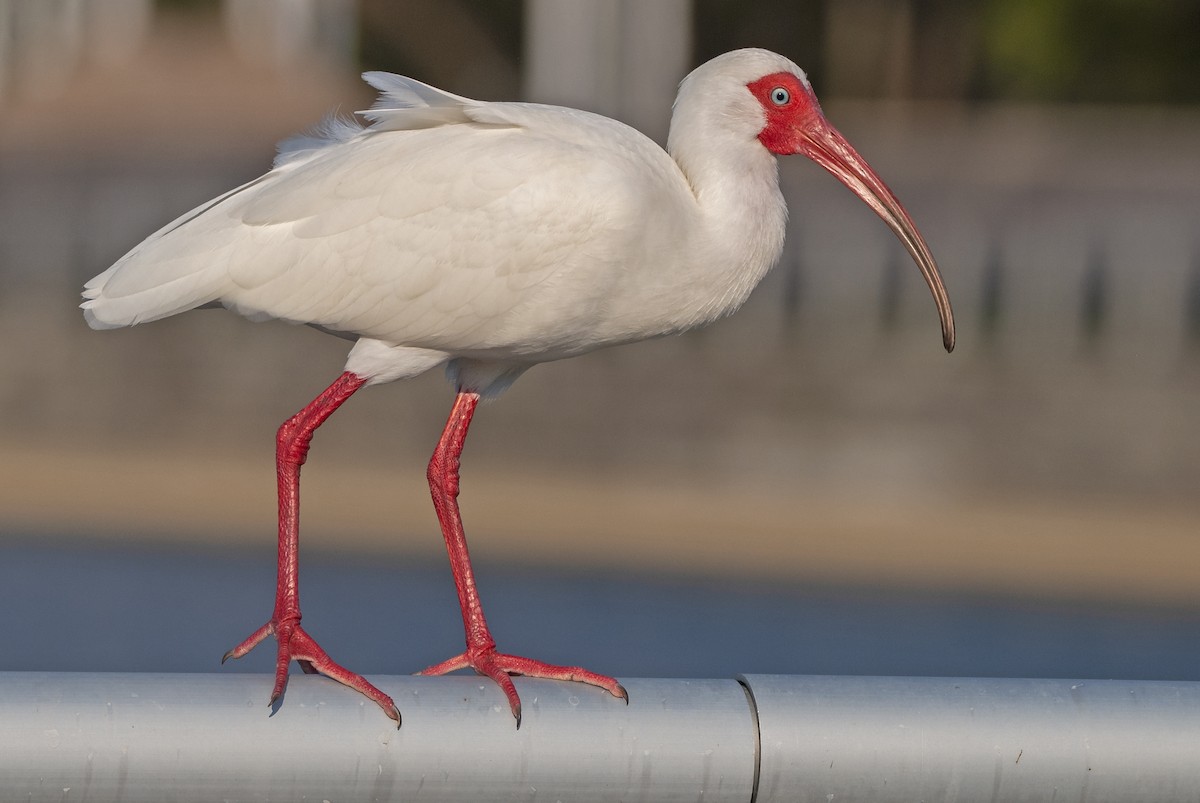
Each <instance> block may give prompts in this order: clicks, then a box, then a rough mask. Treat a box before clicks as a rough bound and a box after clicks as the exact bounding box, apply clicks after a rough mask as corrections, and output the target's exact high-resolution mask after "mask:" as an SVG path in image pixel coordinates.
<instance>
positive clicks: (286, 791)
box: [0, 673, 1200, 803]
mask: <svg viewBox="0 0 1200 803" xmlns="http://www.w3.org/2000/svg"><path fill="white" fill-rule="evenodd" d="M739 680H740V683H739V681H735V680H645V679H641V680H639V679H630V680H625V681H623V682H624V683H625V686H626V688H628V690H629V694H630V701H631V702H630V704H629V705H628V706H626V705H625V704H624V703H622V702H621V701H620V700H617V699H615V698H612V697H610V696H608V695H607V694H605V693H603V692H601V691H599V690H596V689H591V688H587V687H582V686H579V685H576V684H565V683H556V682H551V681H539V680H531V679H526V678H518V679H517V680H516V682H517V687H518V689H519V690H520V692H521V696H522V699H523V701H524V718H523V722H522V725H521V729H520V730H517V729H516V728H515V727H514V723H513V719H512V716H511V714H510V713H509V712H508V708H507V705H506V703H505V700H504V698H503V695H501V694H500V691H499V689H497V688H496V687H495V685H494V684H492V683H490V682H488V681H485V680H482V679H479V678H475V677H470V676H456V677H450V678H421V677H383V678H372V681H373V682H375V683H377V684H378V685H379V686H380V688H382V689H383V690H384V691H386V692H388V693H389V694H391V695H393V697H395V699H396V702H397V704H398V705H399V707H400V710H401V712H402V713H403V715H404V725H403V727H402V728H401V729H400V730H396V729H395V728H394V727H392V726H391V724H390V723H389V721H388V720H387V719H386V718H385V717H384V716H383V715H382V713H381V712H380V711H379V710H378V709H377V708H376V707H375V706H374V705H373V704H372V703H369V702H367V701H366V700H364V699H361V698H360V697H359V696H358V695H355V694H353V693H351V692H349V691H348V690H346V689H344V688H343V687H341V686H338V685H337V684H335V683H333V682H332V681H329V680H326V679H324V678H321V677H310V676H305V675H300V674H296V675H294V676H293V677H292V678H291V681H290V685H289V687H288V692H287V695H286V698H285V700H284V702H283V705H282V706H280V707H278V708H277V710H275V711H274V712H271V711H270V710H269V709H268V708H267V707H266V705H265V701H266V699H267V697H268V696H269V694H270V686H271V678H270V677H268V676H266V675H234V674H220V675H211V674H206V675H132V674H128V675H118V674H65V673H62V674H60V673H0V801H50V800H53V801H63V800H65V801H76V800H78V801H91V802H93V803H99V802H100V801H117V800H120V801H154V802H155V803H158V801H172V800H174V801H191V800H203V801H212V800H215V801H221V800H238V801H258V800H263V801H266V800H272V801H275V800H280V801H282V800H286V801H301V800H310V801H316V802H317V803H320V802H321V801H330V803H344V802H345V801H381V802H382V801H399V800H435V801H436V800H486V801H507V800H549V801H554V800H587V801H610V800H611V801H616V800H644V801H683V800H691V801H694V800H704V801H711V800H719V801H781V800H788V801H818V803H828V801H831V800H832V801H836V802H837V803H841V801H853V800H872V801H905V803H911V801H919V800H929V801H934V800H937V801H956V800H960V801H975V800H1003V801H1010V800H1054V801H1074V800H1079V801H1082V800H1087V801H1090V802H1091V803H1097V802H1098V801H1122V803H1124V801H1130V800H1154V801H1160V802H1161V803H1170V801H1176V800H1179V801H1184V800H1190V801H1194V800H1197V799H1200V683H1166V682H1135V681H1060V680H992V679H941V678H851V677H793V676H776V675H747V676H744V677H742V678H740V679H739Z"/></svg>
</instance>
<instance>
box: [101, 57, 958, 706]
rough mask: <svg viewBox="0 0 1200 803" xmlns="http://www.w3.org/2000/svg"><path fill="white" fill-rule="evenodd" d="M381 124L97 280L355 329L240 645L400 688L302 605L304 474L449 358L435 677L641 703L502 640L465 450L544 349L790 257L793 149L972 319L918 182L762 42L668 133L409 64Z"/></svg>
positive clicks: (747, 284) (687, 90)
mask: <svg viewBox="0 0 1200 803" xmlns="http://www.w3.org/2000/svg"><path fill="white" fill-rule="evenodd" d="M363 77H364V78H365V80H366V81H367V82H368V83H370V84H371V85H372V86H373V87H375V88H376V89H378V90H379V91H380V93H381V95H380V98H379V100H378V101H377V102H376V104H375V105H374V106H373V107H372V108H371V109H370V110H369V111H365V112H361V113H360V114H361V115H362V117H364V118H365V119H366V121H367V124H366V125H360V124H359V123H357V122H354V121H348V120H341V119H333V118H331V119H329V120H327V121H326V122H325V123H324V124H323V125H322V126H321V127H320V129H319V130H318V131H317V133H315V134H313V135H311V136H301V137H295V138H293V139H289V140H286V141H284V142H283V143H282V144H281V145H280V148H279V155H278V157H277V158H276V160H275V164H274V167H273V168H272V169H271V171H270V172H269V173H267V174H266V175H264V176H262V177H260V178H257V179H255V180H254V181H251V182H249V183H248V184H244V185H242V186H241V187H238V188H237V189H234V190H231V191H229V192H227V193H225V194H224V195H222V196H220V197H219V198H216V199H214V200H212V201H209V202H208V203H206V204H204V205H202V206H200V207H198V208H197V209H194V210H192V211H191V212H188V213H187V214H185V215H183V216H182V217H180V218H179V219H177V220H175V221H173V222H172V223H170V224H168V225H167V226H165V227H163V228H162V229H160V230H159V231H157V232H155V233H154V234H152V235H150V237H148V238H147V239H146V240H145V241H144V242H142V243H141V244H140V245H138V246H137V247H136V248H134V249H133V250H132V251H130V252H129V253H128V254H126V255H125V256H124V257H122V258H121V259H120V260H119V261H118V262H117V263H116V264H115V265H113V266H112V267H111V268H109V269H108V270H106V271H104V272H103V273H101V274H100V275H99V276H97V277H96V278H94V279H92V280H91V281H90V282H88V283H87V285H86V288H85V291H84V298H85V299H86V300H85V301H84V303H83V305H82V307H83V310H84V316H85V317H86V318H87V322H88V323H89V324H90V325H91V326H92V327H93V328H96V329H109V328H114V327H120V326H131V325H134V324H138V323H145V322H147V321H154V320H157V319H159V318H165V317H167V316H168V315H174V314H176V313H179V312H184V311H186V310H190V309H195V308H197V307H203V306H210V305H215V304H221V305H223V306H225V307H227V308H228V309H231V310H233V311H234V312H236V313H238V314H240V315H244V316H247V317H249V318H253V319H269V318H277V319H281V320H285V321H290V322H292V323H304V324H309V325H311V326H315V327H318V328H319V329H322V330H324V331H327V332H330V333H333V334H337V335H341V336H343V337H346V338H349V339H351V340H354V341H355V344H354V347H353V348H352V349H350V354H349V357H348V359H347V361H346V366H345V371H344V373H342V374H341V376H339V377H338V378H337V379H336V380H335V381H334V382H333V384H332V385H330V386H329V387H328V388H326V389H325V390H324V391H323V392H322V393H321V394H320V395H319V396H317V397H316V398H315V399H314V400H313V401H312V402H310V403H309V404H308V405H307V406H306V407H304V409H302V410H301V411H300V412H299V413H297V414H296V415H294V416H293V417H291V418H289V419H288V420H287V421H285V422H284V423H283V425H282V426H281V427H280V428H279V432H278V437H277V453H276V457H277V466H278V475H279V575H278V585H277V590H276V598H275V609H274V612H273V613H272V614H271V618H270V619H269V620H268V621H267V623H266V624H264V625H263V626H262V627H260V628H259V629H258V630H256V631H254V633H253V634H251V635H250V637H249V638H247V639H246V640H245V641H243V642H242V643H241V644H238V645H237V646H236V647H234V648H233V649H232V650H230V651H229V652H228V653H227V654H226V656H225V657H226V658H240V657H242V656H243V655H245V654H246V653H248V652H250V650H251V649H253V648H254V647H255V646H256V645H257V644H259V643H260V642H262V641H263V640H264V639H266V638H267V637H268V636H270V635H274V636H275V638H276V640H277V641H278V655H277V660H276V665H275V688H274V691H273V693H272V696H271V702H272V703H274V702H275V701H276V700H277V699H278V698H279V697H280V695H282V694H283V691H284V687H285V686H286V684H287V671H288V664H289V662H290V661H291V660H292V659H295V660H296V661H298V662H299V664H300V666H301V668H302V669H303V670H304V671H306V672H320V673H322V674H325V675H327V676H329V677H331V678H333V679H335V680H338V681H341V682H342V683H344V684H346V685H347V686H350V687H351V688H354V689H357V690H358V691H360V692H362V693H363V694H365V695H366V696H367V697H369V698H370V699H371V700H374V701H375V702H376V703H378V704H379V706H380V707H381V708H382V709H383V710H384V711H385V712H386V713H387V715H388V716H389V717H392V718H393V719H395V720H396V721H397V723H399V720H400V714H399V712H398V711H397V710H396V707H395V704H394V703H393V702H392V699H391V698H390V697H389V696H388V695H386V694H384V693H383V692H381V691H380V690H379V689H377V688H375V686H373V685H371V684H370V683H369V682H367V680H366V679H364V678H363V677H362V676H361V675H358V674H356V673H354V672H351V671H349V670H347V669H345V668H343V667H342V666H341V665H339V664H337V663H335V662H334V661H333V660H332V659H331V658H330V657H329V655H328V654H327V653H326V652H325V651H324V650H323V649H321V647H320V646H318V644H317V643H316V641H314V640H313V639H312V638H311V637H310V636H309V635H308V634H307V633H306V632H305V631H304V629H303V628H302V627H301V626H300V602H299V593H298V591H299V584H298V559H297V550H298V545H299V541H298V539H299V529H298V515H299V479H300V466H301V465H302V464H303V463H304V460H305V457H306V456H307V453H308V447H309V442H310V440H311V438H312V435H313V432H314V431H315V430H316V428H317V427H318V426H320V425H321V424H322V423H323V422H324V421H325V419H327V418H328V417H329V416H330V415H331V414H332V413H333V412H334V410H336V409H337V408H338V407H340V406H341V405H342V403H343V402H345V401H346V400H347V399H348V398H350V396H352V395H353V394H354V393H355V392H357V391H358V390H359V389H360V388H362V387H363V386H365V385H377V384H381V383H383V382H391V381H393V380H396V379H405V378H408V377H412V376H415V375H417V374H420V373H422V372H424V371H428V370H429V369H431V368H434V367H436V366H439V365H441V366H445V368H446V373H447V376H448V377H449V379H450V381H451V382H452V383H453V384H454V386H455V388H456V391H457V395H456V397H455V400H454V406H453V407H452V409H451V411H450V418H449V421H448V422H447V423H446V427H445V429H444V430H443V431H442V435H441V438H440V440H439V441H438V444H437V448H436V449H435V450H434V453H433V458H432V459H431V460H430V462H429V474H428V476H429V487H430V491H431V492H432V494H433V504H434V507H435V508H436V509H437V515H438V520H439V522H440V523H441V529H442V535H443V536H444V537H445V540H446V548H447V551H448V552H449V557H450V565H451V568H452V570H453V573H454V582H455V584H456V586H457V588H458V597H459V604H460V605H461V607H462V616H463V624H464V626H465V629H466V650H465V651H464V652H463V653H461V654H460V655H456V656H454V657H453V658H450V659H449V660H446V661H443V662H442V663H440V664H436V665H434V666H431V667H428V668H427V669H425V670H424V671H423V672H422V673H421V674H428V675H437V674H443V673H446V672H451V671H454V670H457V669H463V668H466V667H472V668H473V669H474V670H475V671H476V672H479V673H480V674H483V675H487V676H488V677H490V678H492V679H493V680H495V681H496V682H497V683H499V684H500V686H501V688H502V689H503V690H504V692H505V694H506V695H507V697H508V700H509V703H510V705H511V708H512V713H513V716H514V717H516V720H517V726H518V727H520V722H521V702H520V699H519V698H518V696H517V692H516V689H515V688H514V686H513V683H512V680H511V678H510V675H530V676H536V677H543V678H555V679H559V680H575V681H580V682H583V683H589V684H592V685H595V686H599V687H600V688H602V689H606V690H607V691H609V692H610V693H611V694H613V695H614V696H617V697H621V698H624V699H625V700H626V701H628V696H627V695H626V693H625V690H624V688H622V686H621V685H620V684H619V683H618V682H617V681H616V680H615V679H613V678H610V677H605V676H603V675H598V674H596V673H594V672H589V671H587V670H584V669H580V668H578V667H563V666H552V665H549V664H545V663H542V662H540V661H535V660H531V659H528V658H521V657H518V656H513V655H507V654H504V653H501V652H498V651H497V650H496V645H495V641H494V640H493V639H492V634H491V631H490V630H489V629H488V626H487V622H486V620H485V619H484V615H483V608H482V606H481V604H480V599H479V594H478V592H477V590H476V586H475V577H474V574H473V572H472V570H471V563H470V559H469V557H468V555H467V544H466V540H465V536H464V533H463V525H462V521H461V519H460V517H459V510H458V502H457V497H458V488H459V473H458V469H459V456H460V454H461V452H462V448H463V442H464V440H465V438H466V436H467V428H468V426H469V425H470V423H471V418H472V416H473V415H474V413H475V406H476V404H477V403H478V401H479V399H480V398H481V397H483V396H495V395H497V394H499V393H501V392H502V391H503V390H504V389H505V388H507V387H508V386H509V385H510V384H512V382H513V381H514V380H515V379H516V378H517V377H519V376H520V375H521V374H522V373H523V372H524V371H525V370H527V369H528V368H530V367H531V366H533V365H535V364H536V363H540V362H547V361H550V360H558V359H562V358H564V357H573V356H575V355H578V354H583V353H584V352H587V351H591V350H593V349H598V348H602V347H604V346H611V345H615V344H618V343H628V342H630V341H635V340H642V339H644V338H650V337H657V336H660V335H667V334H672V333H677V332H683V331H685V330H688V329H692V328H695V327H698V326H703V325H704V324H707V323H710V322H712V321H714V320H716V319H718V318H721V317H723V316H725V315H729V314H730V313H732V312H733V311H734V310H736V309H737V308H738V307H740V306H741V304H742V303H743V302H744V301H745V300H746V298H747V296H748V295H749V294H750V291H751V290H753V289H754V287H755V285H757V284H758V282H759V280H761V279H762V278H763V276H764V274H766V272H767V271H768V270H769V269H770V268H771V266H772V265H774V264H775V262H776V261H777V260H778V259H779V256H780V253H781V252H782V249H783V239H784V224H785V222H786V218H787V207H786V205H785V203H784V199H783V196H782V194H781V193H780V191H779V181H778V171H777V165H776V159H775V157H776V156H777V155H785V154H796V153H799V154H803V155H805V156H807V157H809V158H810V159H812V160H814V161H815V162H817V163H818V164H820V165H821V166H822V167H824V168H825V169H826V170H828V171H829V172H830V173H832V174H833V175H834V176H836V177H837V178H838V179H839V180H840V181H841V182H842V183H844V184H845V185H846V186H847V187H849V188H850V190H852V191H853V192H854V193H855V194H856V195H858V196H859V197H860V198H862V199H863V201H865V202H866V203H867V204H868V205H869V206H870V207H871V208H872V209H873V210H875V212H876V213H877V214H878V215H879V216H880V217H881V218H883V220H884V222H886V223H887V225H888V226H890V227H891V229H892V230H893V231H894V232H895V233H896V235H897V236H898V237H899V238H900V240H901V242H903V243H904V246H905V248H907V249H908V252H909V253H910V254H911V255H912V258H913V259H914V260H915V261H916V264H917V267H918V268H919V269H920V271H921V273H922V275H923V276H924V278H925V281H926V283H928V285H929V288H930V290H931V292H932V293H933V298H934V301H935V303H936V305H937V310H938V314H939V316H940V318H941V326H942V341H943V343H944V345H945V347H946V349H947V350H950V349H952V348H953V347H954V319H953V316H952V313H951V310H950V302H949V299H948V297H947V295H946V291H945V288H944V287H943V286H942V280H941V277H940V275H939V274H938V270H937V266H936V265H935V263H934V260H933V256H932V254H931V253H930V251H929V248H928V246H927V245H926V244H925V240H924V239H923V238H922V237H921V235H920V233H919V232H918V231H917V229H916V226H915V225H914V224H913V222H912V219H911V218H910V217H909V215H908V213H907V212H906V211H905V210H904V207H903V206H901V204H900V202H899V201H898V200H897V199H896V197H895V195H893V194H892V192H891V191H890V190H889V189H888V188H887V186H886V185H885V184H884V183H883V181H882V180H880V178H879V177H878V176H877V175H876V174H875V172H874V171H873V170H872V169H871V168H870V167H869V166H868V165H867V163H866V162H865V161H864V160H863V159H862V157H860V156H859V155H858V153H857V152H855V150H854V149H853V148H852V147H851V146H850V144H849V143H848V142H847V141H846V140H845V138H843V137H842V135H841V134H839V133H838V131H837V130H836V129H834V128H833V126H832V125H830V124H829V123H828V122H827V121H826V119H825V117H824V115H823V114H822V112H821V108H820V106H819V104H818V103H817V99H816V96H815V95H814V94H813V91H812V88H811V86H810V85H809V82H808V79H807V78H806V77H805V74H804V72H803V71H802V70H801V69H800V68H799V67H797V66H796V65H795V64H793V63H792V62H791V61H789V60H788V59H786V58H784V57H783V56H779V55H777V54H775V53H771V52H768V51H765V50H757V49H747V50H737V51H734V52H731V53H726V54H724V55H722V56H718V57H717V58H715V59H713V60H711V61H709V62H708V63H706V64H704V65H702V66H700V67H698V68H697V69H696V70H694V71H693V72H692V73H691V74H690V75H688V76H687V78H685V79H684V81H683V83H682V84H680V87H679V95H678V98H677V99H676V101H675V107H674V114H673V116H672V119H671V130H670V136H669V138H668V143H667V149H666V150H665V151H664V150H663V149H662V148H660V147H658V146H657V145H655V144H654V143H653V142H652V141H650V140H649V139H647V138H646V137H645V136H643V135H642V134H640V133H638V132H637V131H635V130H633V129H632V128H629V127H627V126H625V125H623V124H621V123H618V122H616V121H614V120H610V119H607V118H605V117H600V116H598V115H595V114H589V113H587V112H583V111H578V110H575V109H566V108H560V107H556V106H544V105H537V104H530V103H488V102H483V101H476V100H470V99H468V98H463V97H459V96H457V95H452V94H450V93H448V92H443V91H441V90H439V89H435V88H433V87H431V86H427V85H425V84H422V83H420V82H419V81H414V80H412V79H410V78H403V77H400V76H398V75H391V74H389V73H381V72H371V73H366V74H365V75H364V76H363Z"/></svg>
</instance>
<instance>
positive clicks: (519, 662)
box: [416, 646, 629, 728]
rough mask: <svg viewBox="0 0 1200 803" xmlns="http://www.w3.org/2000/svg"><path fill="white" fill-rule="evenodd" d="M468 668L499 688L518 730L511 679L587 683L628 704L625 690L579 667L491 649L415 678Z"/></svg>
mask: <svg viewBox="0 0 1200 803" xmlns="http://www.w3.org/2000/svg"><path fill="white" fill-rule="evenodd" d="M467 667H471V668H472V669H474V670H475V671H476V672H478V673H479V674H481V675H486V676H487V677H489V678H491V679H492V680H494V681H496V683H498V684H499V685H500V688H501V690H503V692H504V696H505V697H507V698H508V705H509V707H510V708H511V709H512V714H513V717H515V718H516V720H517V727H518V728H519V727H521V698H520V697H519V696H518V695H517V687H516V686H514V685H513V682H512V678H511V677H510V675H524V676H526V677H531V678H547V679H549V680H572V681H575V682H576V683H587V684H588V685H590V686H599V687H600V688H602V689H604V690H605V691H607V692H608V693H609V694H611V695H612V696H613V697H619V698H621V699H622V700H624V701H625V702H626V703H628V702H629V693H628V692H627V691H625V687H624V686H622V685H621V684H620V683H618V682H617V680H616V678H610V677H608V676H607V675H598V674H596V673H595V672H589V671H588V670H586V669H582V668H581V667H578V666H556V665H555V664H547V663H542V662H541V661H535V660H533V659H531V658H522V657H520V656H519V655H505V654H504V653H499V652H496V648H495V647H494V646H489V647H486V648H479V649H470V648H468V650H467V651H466V652H464V653H462V654H461V655H456V656H454V657H453V658H450V659H449V660H446V661H442V662H441V663H440V664H434V665H433V666H429V667H426V668H425V669H422V670H421V671H420V672H417V673H416V674H418V675H445V674H446V673H448V672H453V671H455V670H458V669H466V668H467Z"/></svg>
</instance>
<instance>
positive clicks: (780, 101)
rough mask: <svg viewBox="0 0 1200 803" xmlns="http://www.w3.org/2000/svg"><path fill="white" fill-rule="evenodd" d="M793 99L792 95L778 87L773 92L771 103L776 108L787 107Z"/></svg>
mask: <svg viewBox="0 0 1200 803" xmlns="http://www.w3.org/2000/svg"><path fill="white" fill-rule="evenodd" d="M791 99H792V93H791V92H788V91H787V90H786V89H784V88H783V87H781V86H777V87H775V88H774V89H772V90H771V102H772V103H774V104H775V105H776V106H785V105H787V102H788V101H789V100H791Z"/></svg>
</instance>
